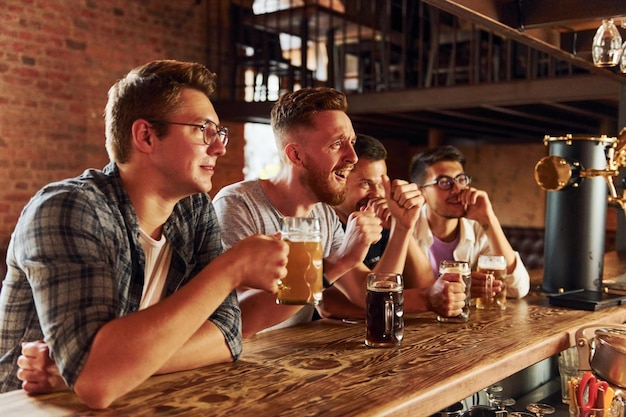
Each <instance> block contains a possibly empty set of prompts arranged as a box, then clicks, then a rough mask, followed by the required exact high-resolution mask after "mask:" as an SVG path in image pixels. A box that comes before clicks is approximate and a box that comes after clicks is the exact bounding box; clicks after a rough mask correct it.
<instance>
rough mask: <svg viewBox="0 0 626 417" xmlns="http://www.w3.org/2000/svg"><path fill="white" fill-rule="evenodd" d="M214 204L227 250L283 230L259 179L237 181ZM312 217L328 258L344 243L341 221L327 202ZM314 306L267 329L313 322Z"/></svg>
mask: <svg viewBox="0 0 626 417" xmlns="http://www.w3.org/2000/svg"><path fill="white" fill-rule="evenodd" d="M286 198H287V197H286ZM213 206H214V207H215V212H216V214H217V218H218V220H219V223H220V227H221V234H222V242H223V245H224V248H225V249H228V248H230V247H231V246H233V245H234V244H235V243H237V242H239V241H240V240H242V239H244V238H246V237H248V236H252V235H253V234H256V233H260V234H264V235H273V234H275V233H278V232H280V221H281V219H282V218H283V217H284V216H283V215H282V213H280V212H279V211H278V210H277V209H276V208H275V207H274V206H273V205H272V203H271V202H270V200H269V199H268V198H267V195H265V192H264V191H263V188H262V187H261V183H260V181H259V180H251V181H243V182H238V183H236V184H231V185H229V186H226V187H224V188H222V189H221V190H220V191H219V192H218V193H217V195H216V196H215V198H214V199H213ZM311 216H315V217H318V218H319V219H320V224H321V232H322V251H323V257H324V258H327V257H328V256H330V254H332V253H334V252H335V251H337V250H338V249H339V248H340V247H341V244H342V243H343V239H344V231H343V228H342V227H341V222H340V221H339V218H338V217H337V214H336V213H335V211H334V210H333V209H332V207H331V206H329V205H328V204H324V203H317V204H316V205H315V206H314V208H313V211H312V213H311ZM314 309H315V307H314V306H312V305H306V306H304V307H303V308H301V309H300V310H299V311H298V313H296V314H295V315H294V316H292V317H290V318H289V319H287V320H285V321H283V322H282V323H279V324H277V325H276V326H273V327H271V328H268V329H266V330H270V329H272V330H273V329H278V328H281V327H289V326H295V325H296V324H300V323H306V322H310V321H311V319H312V318H313V311H314Z"/></svg>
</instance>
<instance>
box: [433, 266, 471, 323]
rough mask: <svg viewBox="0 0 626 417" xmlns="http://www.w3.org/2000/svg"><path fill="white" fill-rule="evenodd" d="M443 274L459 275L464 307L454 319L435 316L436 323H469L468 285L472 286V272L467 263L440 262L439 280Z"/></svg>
mask: <svg viewBox="0 0 626 417" xmlns="http://www.w3.org/2000/svg"><path fill="white" fill-rule="evenodd" d="M444 274H459V275H460V276H461V279H462V280H463V283H465V305H464V306H463V310H462V311H461V314H459V315H458V316H455V317H443V316H439V315H438V316H437V321H438V322H441V323H463V322H466V321H469V317H470V299H471V293H470V285H471V284H472V272H471V270H470V267H469V263H467V262H465V261H441V263H440V264H439V278H441V277H442V276H443V275H444Z"/></svg>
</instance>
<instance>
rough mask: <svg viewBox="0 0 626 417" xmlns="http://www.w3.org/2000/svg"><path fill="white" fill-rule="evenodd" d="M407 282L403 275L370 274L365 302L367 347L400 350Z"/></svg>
mask: <svg viewBox="0 0 626 417" xmlns="http://www.w3.org/2000/svg"><path fill="white" fill-rule="evenodd" d="M403 290H404V281H403V278H402V275H401V274H395V273H370V274H368V276H367V297H366V299H365V326H366V335H365V344H366V345H367V346H370V347H399V346H400V345H401V344H402V337H403V336H404V291H403Z"/></svg>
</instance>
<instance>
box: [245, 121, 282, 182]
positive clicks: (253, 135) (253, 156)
mask: <svg viewBox="0 0 626 417" xmlns="http://www.w3.org/2000/svg"><path fill="white" fill-rule="evenodd" d="M244 137H245V140H246V144H245V147H244V151H243V152H244V161H245V166H244V168H243V175H244V178H245V179H246V180H252V179H256V178H261V179H267V178H271V177H273V176H274V175H276V173H277V172H278V169H279V168H280V157H279V154H278V149H277V148H276V142H275V141H274V132H272V128H271V126H270V125H267V124H261V123H246V125H245V127H244Z"/></svg>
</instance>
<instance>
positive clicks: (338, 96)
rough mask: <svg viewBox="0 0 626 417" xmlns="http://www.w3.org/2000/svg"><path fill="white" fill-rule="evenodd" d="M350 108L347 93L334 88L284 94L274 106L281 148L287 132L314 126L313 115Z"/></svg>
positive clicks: (275, 132) (277, 136) (275, 129)
mask: <svg viewBox="0 0 626 417" xmlns="http://www.w3.org/2000/svg"><path fill="white" fill-rule="evenodd" d="M347 109H348V101H347V100H346V95H345V94H344V93H342V92H340V91H337V90H335V89H333V88H327V87H316V88H302V89H300V90H298V91H294V92H290V93H285V94H283V95H282V96H281V97H280V98H279V99H278V101H277V102H276V104H274V107H273V108H272V120H271V124H272V129H273V130H274V135H275V136H276V143H277V145H279V149H282V148H284V146H285V145H286V143H285V141H286V134H287V133H289V132H290V131H291V130H293V129H294V128H297V127H312V126H313V116H314V115H315V114H317V113H319V112H322V111H328V110H340V111H344V112H345V111H346V110H347Z"/></svg>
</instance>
